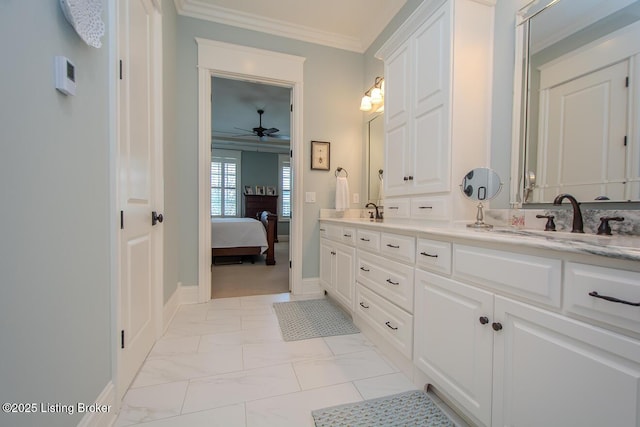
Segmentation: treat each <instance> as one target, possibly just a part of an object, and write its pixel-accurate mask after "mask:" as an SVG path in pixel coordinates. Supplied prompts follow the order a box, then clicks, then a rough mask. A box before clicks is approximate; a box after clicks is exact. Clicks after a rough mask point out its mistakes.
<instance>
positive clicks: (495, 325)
mask: <svg viewBox="0 0 640 427" xmlns="http://www.w3.org/2000/svg"><path fill="white" fill-rule="evenodd" d="M491 327H492V328H493V330H494V331H496V332H498V331H501V330H502V323H499V322H493V323H492V324H491Z"/></svg>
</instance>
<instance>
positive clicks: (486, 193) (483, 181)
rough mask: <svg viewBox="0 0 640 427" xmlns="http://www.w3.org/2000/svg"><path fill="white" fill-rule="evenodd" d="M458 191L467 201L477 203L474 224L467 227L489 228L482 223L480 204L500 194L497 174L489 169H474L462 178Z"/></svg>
mask: <svg viewBox="0 0 640 427" xmlns="http://www.w3.org/2000/svg"><path fill="white" fill-rule="evenodd" d="M460 189H461V190H462V194H464V195H465V196H466V197H467V198H468V199H470V200H475V201H478V202H479V203H478V213H477V215H476V222H475V223H473V224H467V226H468V227H473V228H491V227H492V226H491V225H489V224H485V222H484V212H483V208H484V206H483V205H482V202H483V201H485V200H491V199H493V198H495V197H496V196H497V195H498V193H500V190H501V189H502V182H500V176H499V175H498V173H497V172H496V171H494V170H493V169H490V168H475V169H473V170H471V171H469V172H468V173H467V174H466V175H465V176H464V178H462V184H460Z"/></svg>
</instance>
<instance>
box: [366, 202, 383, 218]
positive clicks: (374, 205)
mask: <svg viewBox="0 0 640 427" xmlns="http://www.w3.org/2000/svg"><path fill="white" fill-rule="evenodd" d="M364 207H365V208H369V207H374V208H375V209H376V219H377V220H382V214H381V213H380V210H379V209H378V205H376V204H375V203H371V202H369V203H367V204H366V205H364Z"/></svg>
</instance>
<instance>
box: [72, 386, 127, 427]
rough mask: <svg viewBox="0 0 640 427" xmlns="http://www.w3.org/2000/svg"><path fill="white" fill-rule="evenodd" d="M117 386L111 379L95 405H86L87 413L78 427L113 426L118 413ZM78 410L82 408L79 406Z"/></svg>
mask: <svg viewBox="0 0 640 427" xmlns="http://www.w3.org/2000/svg"><path fill="white" fill-rule="evenodd" d="M115 403H116V388H115V386H114V385H113V382H111V381H109V382H108V383H107V385H106V386H105V388H104V389H103V390H102V392H101V393H100V395H99V396H98V398H97V399H96V401H95V403H94V404H93V405H89V406H86V407H84V408H83V409H84V411H85V415H84V417H82V419H81V420H80V422H79V423H78V427H109V426H112V425H113V424H114V423H115V421H116V418H117V417H118V413H117V410H116V404H115ZM76 409H78V411H80V410H82V409H80V408H79V407H78V408H76Z"/></svg>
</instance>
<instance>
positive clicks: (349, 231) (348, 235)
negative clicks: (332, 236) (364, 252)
mask: <svg viewBox="0 0 640 427" xmlns="http://www.w3.org/2000/svg"><path fill="white" fill-rule="evenodd" d="M340 241H341V242H344V243H346V244H347V245H352V246H355V245H356V229H355V228H351V227H342V230H341V232H340Z"/></svg>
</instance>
